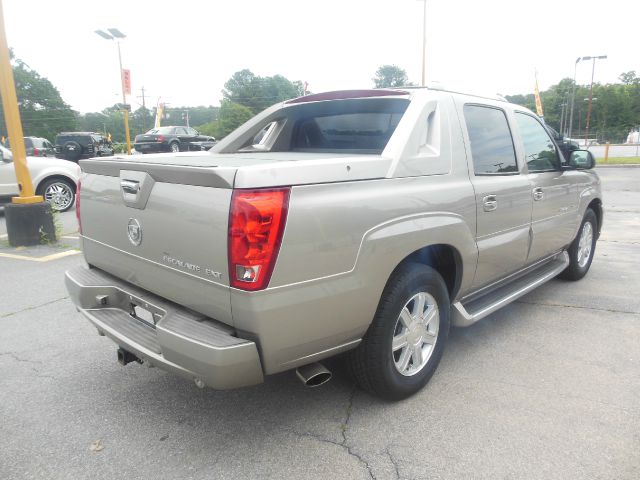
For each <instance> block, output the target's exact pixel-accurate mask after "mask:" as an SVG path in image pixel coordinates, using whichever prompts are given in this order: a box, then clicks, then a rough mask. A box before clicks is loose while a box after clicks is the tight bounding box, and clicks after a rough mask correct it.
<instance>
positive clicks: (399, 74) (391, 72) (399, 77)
mask: <svg viewBox="0 0 640 480" xmlns="http://www.w3.org/2000/svg"><path fill="white" fill-rule="evenodd" d="M372 80H373V83H374V84H375V86H376V88H389V87H408V86H411V85H413V83H411V82H409V77H407V72H406V71H404V69H402V68H400V67H398V66H396V65H382V66H381V67H379V68H378V70H376V76H375V77H373V78H372Z"/></svg>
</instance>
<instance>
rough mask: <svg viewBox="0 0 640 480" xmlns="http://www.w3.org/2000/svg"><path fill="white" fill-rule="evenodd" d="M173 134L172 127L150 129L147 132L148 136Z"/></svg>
mask: <svg viewBox="0 0 640 480" xmlns="http://www.w3.org/2000/svg"><path fill="white" fill-rule="evenodd" d="M172 133H173V127H160V128H152V129H151V130H149V131H148V132H147V134H148V135H170V134H172Z"/></svg>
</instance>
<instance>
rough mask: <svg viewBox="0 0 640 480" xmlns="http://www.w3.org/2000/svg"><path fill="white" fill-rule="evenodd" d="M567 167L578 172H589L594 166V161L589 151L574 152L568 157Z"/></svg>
mask: <svg viewBox="0 0 640 480" xmlns="http://www.w3.org/2000/svg"><path fill="white" fill-rule="evenodd" d="M569 166H571V167H573V168H576V169H578V170H589V169H591V168H593V167H595V166H596V159H595V157H594V156H593V153H591V152H590V151H589V150H574V151H572V152H571V155H570V156H569Z"/></svg>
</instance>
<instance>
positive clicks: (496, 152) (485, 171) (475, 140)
mask: <svg viewBox="0 0 640 480" xmlns="http://www.w3.org/2000/svg"><path fill="white" fill-rule="evenodd" d="M464 118H465V122H466V124H467V131H468V132H469V142H470V143H471V157H472V158H473V170H474V172H475V174H476V175H504V174H513V173H518V164H517V162H516V153H515V149H514V147H513V139H512V138H511V130H509V124H508V123H507V117H506V116H505V114H504V112H503V111H502V110H500V109H498V108H493V107H488V106H481V105H465V106H464Z"/></svg>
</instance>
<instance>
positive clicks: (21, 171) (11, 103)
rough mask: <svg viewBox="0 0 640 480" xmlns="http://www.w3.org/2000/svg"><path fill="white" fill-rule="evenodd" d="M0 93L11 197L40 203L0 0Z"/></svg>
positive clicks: (41, 199)
mask: <svg viewBox="0 0 640 480" xmlns="http://www.w3.org/2000/svg"><path fill="white" fill-rule="evenodd" d="M0 94H2V108H3V110H4V121H5V123H6V125H7V131H8V133H9V141H10V142H11V150H12V152H13V167H14V168H15V170H16V179H17V180H18V188H19V189H20V196H19V197H13V198H12V199H11V201H12V202H13V203H40V202H43V201H44V199H43V198H42V196H41V195H34V192H33V183H32V182H31V175H30V174H29V167H28V166H27V153H26V151H25V149H24V136H23V134H22V123H20V111H19V110H18V97H17V95H16V85H15V83H14V81H13V69H12V68H11V61H10V59H9V46H8V45H7V34H6V31H5V28H4V10H3V8H2V0H0Z"/></svg>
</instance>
